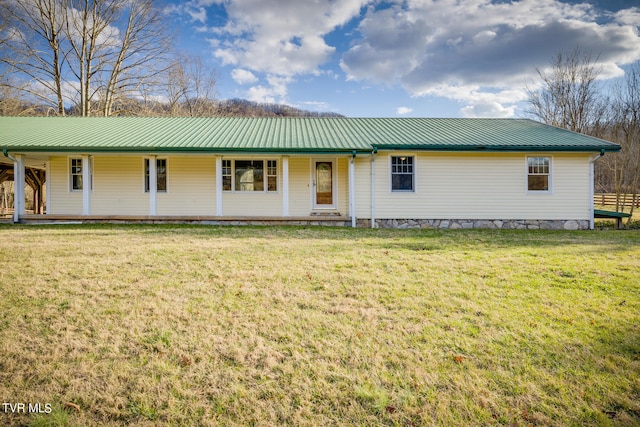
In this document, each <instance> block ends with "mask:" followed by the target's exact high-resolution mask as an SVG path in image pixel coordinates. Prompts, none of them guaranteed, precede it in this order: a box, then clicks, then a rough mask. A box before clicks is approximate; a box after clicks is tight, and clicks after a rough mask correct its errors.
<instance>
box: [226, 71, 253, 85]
mask: <svg viewBox="0 0 640 427" xmlns="http://www.w3.org/2000/svg"><path fill="white" fill-rule="evenodd" d="M231 78H232V79H233V80H234V81H235V82H236V83H238V84H241V85H246V84H253V83H257V82H258V78H257V77H256V76H255V74H253V73H252V72H251V71H248V70H243V69H241V68H235V69H234V70H232V71H231Z"/></svg>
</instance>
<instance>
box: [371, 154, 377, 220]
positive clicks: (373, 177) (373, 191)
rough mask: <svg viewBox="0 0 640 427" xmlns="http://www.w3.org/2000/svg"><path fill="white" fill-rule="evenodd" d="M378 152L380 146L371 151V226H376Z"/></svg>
mask: <svg viewBox="0 0 640 427" xmlns="http://www.w3.org/2000/svg"><path fill="white" fill-rule="evenodd" d="M376 154H378V147H373V151H372V152H371V228H376Z"/></svg>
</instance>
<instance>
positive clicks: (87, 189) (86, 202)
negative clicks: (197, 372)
mask: <svg viewBox="0 0 640 427" xmlns="http://www.w3.org/2000/svg"><path fill="white" fill-rule="evenodd" d="M92 175H93V173H92V171H91V156H88V155H84V156H82V215H91V187H92V182H91V176H92Z"/></svg>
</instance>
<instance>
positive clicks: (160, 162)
mask: <svg viewBox="0 0 640 427" xmlns="http://www.w3.org/2000/svg"><path fill="white" fill-rule="evenodd" d="M156 190H157V191H161V192H166V191H167V159H156ZM144 192H145V193H148V192H149V159H144Z"/></svg>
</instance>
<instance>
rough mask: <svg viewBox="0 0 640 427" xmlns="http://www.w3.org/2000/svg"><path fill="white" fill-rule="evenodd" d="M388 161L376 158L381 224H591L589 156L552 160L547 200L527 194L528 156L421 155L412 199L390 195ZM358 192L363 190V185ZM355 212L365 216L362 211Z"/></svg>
mask: <svg viewBox="0 0 640 427" xmlns="http://www.w3.org/2000/svg"><path fill="white" fill-rule="evenodd" d="M394 155H395V154H394ZM533 155H535V154H531V156H533ZM388 156H389V153H384V152H383V153H378V156H377V158H376V201H375V203H376V218H378V219H382V218H407V219H409V218H415V219H540V220H553V219H588V218H589V203H590V200H589V186H590V183H589V155H588V154H581V153H576V154H554V155H553V183H554V184H553V185H554V187H553V194H549V193H546V194H548V197H532V196H531V194H528V193H527V191H526V190H527V175H526V173H525V171H523V165H525V164H526V157H527V155H525V154H517V153H515V154H494V153H459V154H458V153H424V154H423V153H419V154H417V155H416V157H415V160H416V161H415V171H414V173H415V181H416V182H415V185H416V191H415V192H413V193H408V192H405V193H402V192H400V193H397V192H390V191H389V174H390V171H389V165H390V162H389V159H388ZM536 156H537V155H536ZM545 156H547V157H551V156H548V155H545ZM357 188H358V190H357V191H363V190H365V186H364V185H363V183H360V182H358V186H357ZM368 188H369V189H368V190H365V191H370V187H368ZM357 210H358V211H359V212H361V213H363V214H364V213H365V212H364V211H363V210H362V207H357ZM361 217H362V218H368V217H370V214H366V215H363V216H361Z"/></svg>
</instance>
